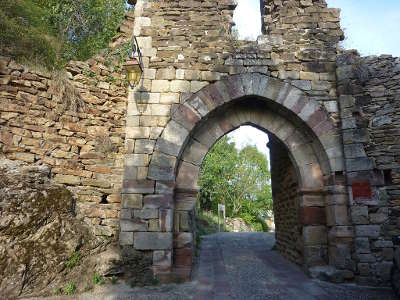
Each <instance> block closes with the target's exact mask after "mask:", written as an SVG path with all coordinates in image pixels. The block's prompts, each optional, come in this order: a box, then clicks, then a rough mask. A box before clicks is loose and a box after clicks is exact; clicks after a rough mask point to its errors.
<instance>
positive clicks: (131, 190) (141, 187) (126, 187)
mask: <svg viewBox="0 0 400 300" xmlns="http://www.w3.org/2000/svg"><path fill="white" fill-rule="evenodd" d="M154 186H155V182H154V181H153V180H131V179H129V180H124V181H123V193H126V194H153V193H154Z"/></svg>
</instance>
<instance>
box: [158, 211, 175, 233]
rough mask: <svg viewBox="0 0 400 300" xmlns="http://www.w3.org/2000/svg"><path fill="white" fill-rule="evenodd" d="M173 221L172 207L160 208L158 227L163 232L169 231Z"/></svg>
mask: <svg viewBox="0 0 400 300" xmlns="http://www.w3.org/2000/svg"><path fill="white" fill-rule="evenodd" d="M173 222H174V211H173V210H172V209H160V229H161V231H163V232H171V231H172V226H173Z"/></svg>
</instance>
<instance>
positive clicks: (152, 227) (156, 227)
mask: <svg viewBox="0 0 400 300" xmlns="http://www.w3.org/2000/svg"><path fill="white" fill-rule="evenodd" d="M148 222H149V229H148V231H153V232H160V231H161V229H160V220H159V219H150V220H149V221H148Z"/></svg>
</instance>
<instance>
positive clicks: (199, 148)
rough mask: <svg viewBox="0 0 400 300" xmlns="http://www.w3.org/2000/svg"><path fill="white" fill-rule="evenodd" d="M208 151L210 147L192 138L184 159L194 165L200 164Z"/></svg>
mask: <svg viewBox="0 0 400 300" xmlns="http://www.w3.org/2000/svg"><path fill="white" fill-rule="evenodd" d="M207 152H208V147H206V146H204V145H203V144H200V143H199V142H197V141H195V140H193V139H192V140H191V141H190V143H189V145H188V146H186V150H185V152H184V154H183V157H182V159H183V160H184V161H187V162H189V163H192V164H194V165H197V166H200V165H201V163H202V162H203V159H204V157H205V156H206V154H207Z"/></svg>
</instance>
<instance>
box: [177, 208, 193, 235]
mask: <svg viewBox="0 0 400 300" xmlns="http://www.w3.org/2000/svg"><path fill="white" fill-rule="evenodd" d="M190 219H191V218H190V215H189V212H186V211H181V212H179V231H180V232H186V231H190V229H191V228H190V223H191V222H190Z"/></svg>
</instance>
